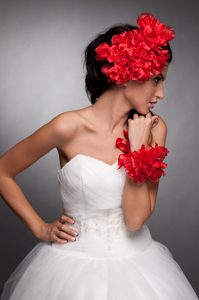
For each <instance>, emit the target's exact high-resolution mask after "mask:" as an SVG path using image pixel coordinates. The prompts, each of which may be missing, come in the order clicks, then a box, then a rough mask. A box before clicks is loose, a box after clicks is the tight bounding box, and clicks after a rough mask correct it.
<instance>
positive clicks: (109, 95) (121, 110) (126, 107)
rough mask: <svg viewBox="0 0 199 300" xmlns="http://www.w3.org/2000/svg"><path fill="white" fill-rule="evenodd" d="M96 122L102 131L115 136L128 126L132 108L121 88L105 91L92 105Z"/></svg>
mask: <svg viewBox="0 0 199 300" xmlns="http://www.w3.org/2000/svg"><path fill="white" fill-rule="evenodd" d="M91 108H92V111H93V114H94V118H95V122H96V123H97V124H99V126H100V129H101V130H104V131H106V132H107V133H110V134H113V132H117V131H118V130H119V129H121V128H124V127H125V126H126V125H127V118H128V115H129V112H130V110H131V109H133V108H132V107H130V104H129V103H128V102H127V101H126V100H125V99H124V96H123V95H122V90H121V88H120V89H119V90H118V89H117V87H116V88H114V89H112V90H108V91H105V92H104V93H103V94H102V95H101V96H100V97H99V98H98V99H97V101H96V103H95V104H93V105H92V107H91Z"/></svg>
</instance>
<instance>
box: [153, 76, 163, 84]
mask: <svg viewBox="0 0 199 300" xmlns="http://www.w3.org/2000/svg"><path fill="white" fill-rule="evenodd" d="M156 79H157V80H158V81H156ZM161 79H162V78H161V77H156V78H154V81H155V82H156V84H158V82H159V81H160V80H161Z"/></svg>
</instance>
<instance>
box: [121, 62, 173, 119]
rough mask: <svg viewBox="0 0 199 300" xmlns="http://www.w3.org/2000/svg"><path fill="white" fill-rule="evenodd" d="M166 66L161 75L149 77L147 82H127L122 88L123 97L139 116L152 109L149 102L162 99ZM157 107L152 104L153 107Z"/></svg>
mask: <svg viewBox="0 0 199 300" xmlns="http://www.w3.org/2000/svg"><path fill="white" fill-rule="evenodd" d="M167 71H168V65H166V66H165V67H164V69H163V70H162V72H161V73H159V74H158V75H155V76H152V77H150V78H149V79H148V80H147V81H144V82H141V81H137V80H136V81H134V80H129V81H128V82H127V83H126V86H125V88H124V91H123V93H124V97H125V98H126V100H127V101H128V102H129V104H130V105H131V106H132V109H133V108H134V109H136V110H137V111H138V112H139V113H140V114H147V113H148V112H149V111H150V110H151V108H153V107H152V104H151V103H150V102H157V103H158V102H159V101H160V100H162V99H164V80H165V78H166V76H167ZM155 105H157V104H156V103H154V106H155Z"/></svg>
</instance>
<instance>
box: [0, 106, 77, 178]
mask: <svg viewBox="0 0 199 300" xmlns="http://www.w3.org/2000/svg"><path fill="white" fill-rule="evenodd" d="M80 119H81V118H80V116H79V114H78V110H77V111H69V112H64V113H61V114H59V115H57V116H55V117H54V118H53V119H51V120H50V121H49V122H47V123H45V124H44V125H42V126H41V127H39V128H38V129H36V130H35V131H34V132H33V133H32V134H30V135H29V136H27V137H25V138H24V139H23V140H21V141H19V142H18V143H17V144H15V145H14V146H13V147H11V148H10V149H8V150H7V151H6V152H5V153H4V154H3V155H2V156H1V157H0V173H6V174H9V175H10V176H15V175H16V174H18V173H20V172H22V171H23V170H25V169H26V168H28V167H29V166H30V165H32V164H33V163H34V162H36V161H37V160H38V159H39V158H41V157H42V156H44V155H45V154H47V153H48V152H49V151H50V150H52V149H53V148H57V147H61V145H62V144H64V143H66V142H67V141H69V140H70V139H71V138H72V136H74V133H75V132H76V130H77V129H78V128H80V127H82V126H80V124H81V122H80Z"/></svg>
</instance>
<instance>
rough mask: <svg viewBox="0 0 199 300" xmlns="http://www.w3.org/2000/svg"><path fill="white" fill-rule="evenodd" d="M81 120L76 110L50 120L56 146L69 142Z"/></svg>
mask: <svg viewBox="0 0 199 300" xmlns="http://www.w3.org/2000/svg"><path fill="white" fill-rule="evenodd" d="M80 121H81V118H80V115H79V111H78V110H74V111H67V112H63V113H60V114H58V115H57V116H55V117H54V118H53V119H51V120H50V122H49V124H50V125H51V127H52V130H53V132H54V135H55V136H56V139H57V146H59V145H61V144H62V143H65V142H67V140H70V139H71V138H72V137H73V136H74V134H75V133H76V131H77V130H78V128H79V126H80V123H81V122H80Z"/></svg>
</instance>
